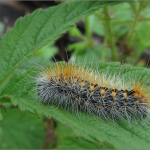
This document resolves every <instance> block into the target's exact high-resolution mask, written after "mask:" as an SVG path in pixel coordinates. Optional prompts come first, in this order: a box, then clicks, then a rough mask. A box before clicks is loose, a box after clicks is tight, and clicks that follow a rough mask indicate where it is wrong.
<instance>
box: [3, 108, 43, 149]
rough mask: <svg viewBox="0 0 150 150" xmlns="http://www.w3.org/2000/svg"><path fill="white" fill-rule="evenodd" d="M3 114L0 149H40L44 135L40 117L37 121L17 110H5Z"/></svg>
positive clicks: (35, 118) (33, 117) (34, 117)
mask: <svg viewBox="0 0 150 150" xmlns="http://www.w3.org/2000/svg"><path fill="white" fill-rule="evenodd" d="M3 114H4V122H0V126H1V127H2V128H3V134H2V140H1V141H0V149H39V148H42V146H43V145H44V140H43V139H44V135H45V133H44V127H43V118H42V117H41V118H40V119H38V118H37V117H36V116H33V115H31V114H29V113H21V112H20V111H19V110H18V109H17V108H7V109H6V112H4V111H3ZM0 133H1V131H0Z"/></svg>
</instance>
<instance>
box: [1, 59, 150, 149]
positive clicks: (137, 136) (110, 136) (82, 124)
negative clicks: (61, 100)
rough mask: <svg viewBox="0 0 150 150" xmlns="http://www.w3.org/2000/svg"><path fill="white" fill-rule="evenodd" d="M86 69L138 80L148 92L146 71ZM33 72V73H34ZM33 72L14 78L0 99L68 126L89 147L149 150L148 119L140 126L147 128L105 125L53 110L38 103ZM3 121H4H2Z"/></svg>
mask: <svg viewBox="0 0 150 150" xmlns="http://www.w3.org/2000/svg"><path fill="white" fill-rule="evenodd" d="M89 67H92V68H94V67H95V68H97V69H99V71H100V72H105V73H106V71H107V73H108V74H109V73H111V74H119V73H120V76H124V77H125V81H126V82H129V81H132V80H133V79H136V78H139V79H140V80H141V82H144V84H145V85H147V86H148V88H150V81H149V76H150V72H149V70H148V69H145V68H138V67H132V66H129V65H123V66H120V64H119V63H117V62H116V63H105V64H103V63H93V64H91V65H89ZM35 70H36V69H35ZM35 70H34V69H33V70H32V69H31V70H29V71H28V72H26V73H23V74H16V75H15V76H14V77H13V78H12V79H11V81H10V82H9V84H8V85H7V86H6V88H5V89H4V91H3V93H2V96H8V97H10V98H11V99H12V103H13V104H14V105H18V106H19V108H20V109H21V110H26V111H29V112H31V113H33V114H35V115H39V114H43V115H45V116H46V117H52V118H54V119H56V120H57V121H59V122H61V123H63V124H67V125H68V126H69V127H71V128H72V129H73V131H74V132H75V134H76V135H77V136H78V137H82V138H84V139H86V140H87V141H90V142H92V143H104V145H105V146H107V147H111V148H115V149H149V147H150V134H149V133H150V118H148V117H147V118H145V119H144V120H143V121H142V122H141V123H145V122H147V123H146V125H147V128H144V127H143V126H142V125H134V124H132V125H130V124H129V123H127V122H124V121H121V120H118V122H117V123H113V122H112V121H104V120H101V119H100V118H98V119H96V118H94V117H93V116H90V115H88V114H85V113H83V112H78V114H77V115H76V114H71V113H68V112H67V111H65V110H63V109H61V108H57V107H56V106H52V105H50V106H46V105H43V104H40V103H39V102H38V100H37V92H36V86H35V85H34V84H33V80H34V79H33V78H32V77H36V73H35ZM4 120H5V117H4Z"/></svg>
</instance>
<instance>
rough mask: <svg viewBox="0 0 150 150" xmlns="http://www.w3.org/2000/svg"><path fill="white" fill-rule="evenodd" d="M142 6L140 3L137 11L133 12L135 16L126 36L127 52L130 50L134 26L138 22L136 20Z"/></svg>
mask: <svg viewBox="0 0 150 150" xmlns="http://www.w3.org/2000/svg"><path fill="white" fill-rule="evenodd" d="M142 6H143V2H140V5H139V8H138V10H137V11H136V12H135V13H136V14H135V19H134V21H133V24H132V27H131V29H130V31H129V32H128V35H127V41H128V48H129V50H130V48H131V45H132V41H133V37H134V31H135V27H136V24H137V22H138V18H139V15H140V12H141V10H142Z"/></svg>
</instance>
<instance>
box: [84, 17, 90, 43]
mask: <svg viewBox="0 0 150 150" xmlns="http://www.w3.org/2000/svg"><path fill="white" fill-rule="evenodd" d="M85 34H86V37H87V40H88V41H91V30H90V22H89V18H88V17H86V18H85Z"/></svg>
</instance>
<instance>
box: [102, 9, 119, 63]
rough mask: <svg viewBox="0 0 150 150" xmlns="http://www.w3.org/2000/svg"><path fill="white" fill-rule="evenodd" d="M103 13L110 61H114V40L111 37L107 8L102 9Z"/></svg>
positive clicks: (115, 58)
mask: <svg viewBox="0 0 150 150" xmlns="http://www.w3.org/2000/svg"><path fill="white" fill-rule="evenodd" d="M104 13H105V23H106V33H107V37H108V40H109V43H110V50H111V56H112V61H116V60H117V57H116V48H115V43H114V38H113V35H112V27H111V23H110V18H109V14H108V9H107V7H104Z"/></svg>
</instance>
